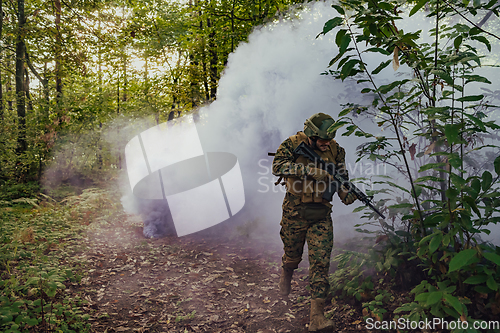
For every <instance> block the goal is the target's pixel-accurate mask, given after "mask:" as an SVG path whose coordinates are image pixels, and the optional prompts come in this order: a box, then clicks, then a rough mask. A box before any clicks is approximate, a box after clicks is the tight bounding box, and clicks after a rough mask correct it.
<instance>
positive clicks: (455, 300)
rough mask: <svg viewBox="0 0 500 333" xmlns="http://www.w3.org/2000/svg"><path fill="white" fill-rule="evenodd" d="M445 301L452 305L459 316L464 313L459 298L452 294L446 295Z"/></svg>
mask: <svg viewBox="0 0 500 333" xmlns="http://www.w3.org/2000/svg"><path fill="white" fill-rule="evenodd" d="M444 300H445V303H447V304H448V305H451V306H452V307H453V308H454V309H455V311H457V312H458V313H459V314H461V313H462V302H460V300H459V299H458V298H456V297H455V296H453V295H450V294H444Z"/></svg>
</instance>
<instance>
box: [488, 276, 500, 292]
mask: <svg viewBox="0 0 500 333" xmlns="http://www.w3.org/2000/svg"><path fill="white" fill-rule="evenodd" d="M486 286H488V288H490V289H491V290H495V291H496V290H498V283H496V281H495V279H494V278H493V276H492V275H490V276H489V277H488V280H486Z"/></svg>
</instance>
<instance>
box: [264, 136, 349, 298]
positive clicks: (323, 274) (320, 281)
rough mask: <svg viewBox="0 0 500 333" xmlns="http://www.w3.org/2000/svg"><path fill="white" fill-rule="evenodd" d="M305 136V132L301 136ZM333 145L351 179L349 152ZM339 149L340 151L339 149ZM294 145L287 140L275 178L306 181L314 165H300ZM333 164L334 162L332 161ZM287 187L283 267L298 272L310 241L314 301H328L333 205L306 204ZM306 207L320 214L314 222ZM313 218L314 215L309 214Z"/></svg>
mask: <svg viewBox="0 0 500 333" xmlns="http://www.w3.org/2000/svg"><path fill="white" fill-rule="evenodd" d="M299 134H301V135H304V134H303V133H302V132H299V133H297V135H299ZM330 145H332V146H333V147H334V148H333V150H334V151H336V156H334V158H335V161H334V162H335V164H336V166H337V168H340V169H342V171H341V172H344V174H345V175H346V177H347V172H346V168H345V150H344V149H343V148H342V147H340V146H339V145H338V143H337V142H336V141H335V140H332V141H331V143H330ZM335 148H336V149H335ZM293 150H294V143H293V142H292V137H291V138H288V139H286V140H285V141H284V142H283V143H282V144H281V145H280V147H279V148H278V150H277V151H276V155H275V157H274V161H273V167H272V171H273V174H274V175H275V176H280V177H285V178H289V177H298V178H306V176H307V175H308V174H309V171H310V168H312V167H314V164H312V163H311V164H309V165H307V164H302V163H297V162H296V160H295V156H294V155H293ZM330 162H331V161H330ZM289 187H290V186H287V193H286V195H285V199H284V200H283V217H282V219H281V223H280V225H281V231H280V236H281V240H282V241H283V249H284V252H285V253H284V255H283V258H282V261H283V267H287V268H290V269H296V268H297V267H298V265H299V263H300V261H301V260H302V254H303V251H304V245H305V242H306V241H307V246H308V253H309V284H310V288H311V298H323V299H324V298H326V296H327V295H328V291H329V288H330V285H329V283H328V272H329V269H330V255H331V252H332V248H333V222H332V218H331V204H330V203H328V202H326V201H325V200H324V202H322V203H303V202H302V200H301V197H300V196H298V195H297V194H296V193H291V191H290V190H291V189H290V188H289ZM306 208H309V209H311V208H312V209H315V211H316V212H317V214H316V216H315V217H314V219H313V220H311V219H308V218H306V216H305V214H304V211H305V209H306ZM309 216H310V215H309Z"/></svg>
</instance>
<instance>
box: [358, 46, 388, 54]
mask: <svg viewBox="0 0 500 333" xmlns="http://www.w3.org/2000/svg"><path fill="white" fill-rule="evenodd" d="M363 52H379V53H382V54H383V55H390V54H391V53H390V52H389V51H387V50H384V49H381V48H380V47H371V48H369V49H366V50H364V51H363Z"/></svg>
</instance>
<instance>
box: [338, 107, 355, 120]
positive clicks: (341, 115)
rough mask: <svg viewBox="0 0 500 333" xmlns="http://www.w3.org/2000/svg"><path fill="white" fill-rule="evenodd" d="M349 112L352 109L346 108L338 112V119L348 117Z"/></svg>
mask: <svg viewBox="0 0 500 333" xmlns="http://www.w3.org/2000/svg"><path fill="white" fill-rule="evenodd" d="M351 111H352V108H347V109H344V110H342V111H340V112H339V115H338V117H339V118H340V117H343V116H345V115H348V114H349V112H351Z"/></svg>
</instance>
